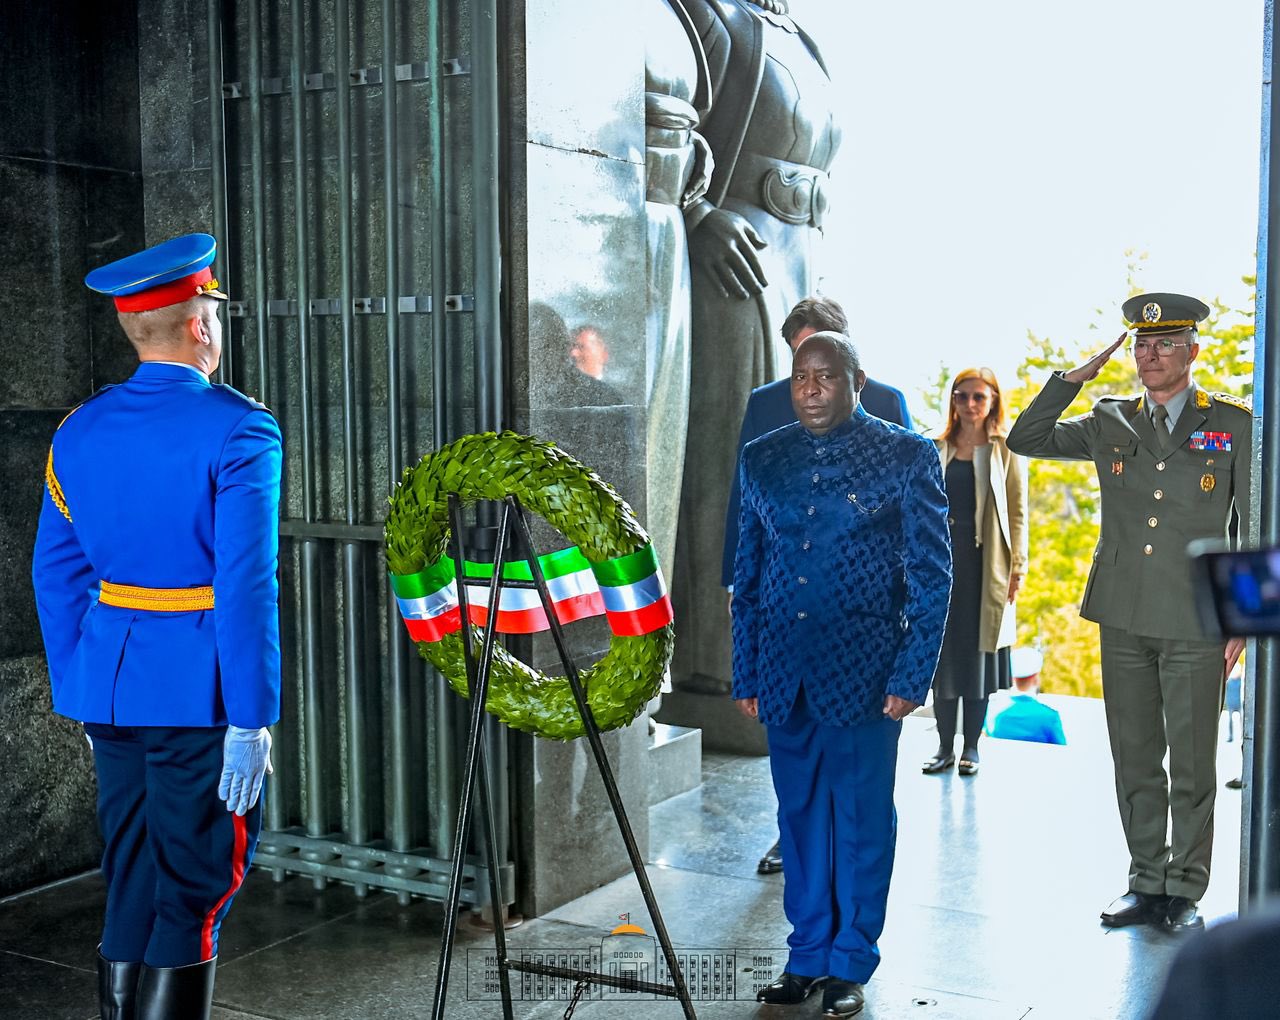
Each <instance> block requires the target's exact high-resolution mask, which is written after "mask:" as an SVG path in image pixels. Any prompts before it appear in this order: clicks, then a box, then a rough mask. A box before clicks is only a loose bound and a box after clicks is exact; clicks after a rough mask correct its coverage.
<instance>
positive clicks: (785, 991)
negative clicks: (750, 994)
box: [756, 970, 822, 1006]
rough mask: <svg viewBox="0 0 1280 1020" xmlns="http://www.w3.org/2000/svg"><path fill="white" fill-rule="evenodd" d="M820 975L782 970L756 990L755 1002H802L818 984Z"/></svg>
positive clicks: (783, 1003)
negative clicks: (812, 975)
mask: <svg viewBox="0 0 1280 1020" xmlns="http://www.w3.org/2000/svg"><path fill="white" fill-rule="evenodd" d="M821 983H822V978H820V977H805V976H804V975H803V974H792V973H791V971H789V970H784V971H783V972H782V973H781V974H779V975H778V977H777V980H775V981H774V982H773V983H772V984H769V985H765V986H764V987H763V988H761V989H760V991H758V992H756V1002H767V1003H769V1004H770V1005H773V1006H794V1005H795V1004H796V1003H798V1002H804V1000H805V999H807V998H808V997H809V995H810V993H812V992H813V990H814V989H815V988H817V987H818V985H819V984H821Z"/></svg>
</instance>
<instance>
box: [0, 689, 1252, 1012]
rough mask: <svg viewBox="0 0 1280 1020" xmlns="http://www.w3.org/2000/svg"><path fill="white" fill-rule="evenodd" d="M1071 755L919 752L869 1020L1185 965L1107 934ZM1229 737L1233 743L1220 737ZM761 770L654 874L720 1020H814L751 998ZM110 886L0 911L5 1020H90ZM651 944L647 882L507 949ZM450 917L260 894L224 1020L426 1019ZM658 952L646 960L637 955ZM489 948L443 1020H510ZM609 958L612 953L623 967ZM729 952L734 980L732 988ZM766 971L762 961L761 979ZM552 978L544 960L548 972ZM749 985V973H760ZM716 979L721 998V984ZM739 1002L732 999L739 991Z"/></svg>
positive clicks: (601, 1008)
mask: <svg viewBox="0 0 1280 1020" xmlns="http://www.w3.org/2000/svg"><path fill="white" fill-rule="evenodd" d="M1064 701H1065V703H1064V704H1063V708H1064V718H1065V721H1066V728H1067V735H1068V737H1069V739H1070V740H1071V741H1072V743H1071V744H1070V745H1069V746H1067V747H1065V748H1055V747H1045V746H1040V745H1030V744H1018V743H1012V742H1007V741H994V740H988V741H985V742H984V744H983V759H982V762H983V763H982V770H981V773H980V774H979V775H978V776H976V777H972V778H962V777H960V776H957V775H954V774H952V775H949V776H944V777H942V778H937V777H930V776H923V775H921V774H920V771H919V762H920V761H921V760H922V759H923V758H925V757H927V756H928V755H929V754H930V753H931V752H932V749H933V746H934V740H935V735H934V733H933V731H932V722H931V720H929V719H927V718H912V719H910V720H908V721H907V724H906V727H905V728H904V732H903V739H902V745H901V754H900V760H899V771H898V797H897V800H898V812H899V836H898V858H897V865H896V869H895V873H894V880H893V889H892V893H891V898H890V904H889V922H888V926H887V928H886V930H885V933H884V937H883V939H882V941H881V950H882V953H883V963H882V965H881V967H880V970H879V971H878V972H877V974H876V976H875V978H874V979H873V980H872V982H871V983H870V984H869V985H868V987H867V993H868V1005H867V1009H866V1011H865V1013H864V1016H866V1017H868V1018H874V1020H897V1018H920V1020H944V1018H945V1020H1006V1018H1007V1020H1018V1018H1022V1020H1065V1018H1073V1020H1076V1018H1096V1020H1130V1018H1134V1020H1138V1018H1141V1017H1143V1016H1144V1015H1145V1011H1146V1009H1147V1008H1148V1006H1149V1004H1150V1003H1151V1002H1152V1000H1153V997H1154V995H1155V994H1156V993H1157V991H1158V989H1159V987H1160V984H1161V982H1162V980H1163V975H1164V972H1165V969H1166V968H1167V966H1168V964H1169V961H1170V959H1171V957H1172V954H1173V952H1174V950H1175V948H1176V943H1175V942H1173V941H1171V940H1170V939H1169V938H1168V937H1166V936H1164V935H1162V934H1160V933H1158V932H1155V931H1153V930H1150V929H1145V928H1142V929H1136V930H1135V929H1125V930H1120V931H1107V930H1106V929H1104V928H1102V927H1100V926H1099V924H1098V911H1099V910H1100V909H1101V907H1103V906H1104V905H1105V904H1106V903H1107V902H1108V901H1109V900H1110V899H1111V898H1112V897H1113V896H1115V895H1117V894H1118V893H1120V892H1122V891H1123V890H1124V886H1125V867H1126V864H1127V858H1126V855H1125V852H1124V846H1123V842H1122V840H1121V836H1120V830H1119V823H1118V821H1117V819H1116V809H1115V806H1114V799H1113V793H1112V787H1111V777H1110V765H1109V758H1108V755H1107V752H1106V745H1105V733H1104V731H1103V722H1102V717H1101V712H1100V706H1099V705H1097V704H1096V703H1093V702H1078V701H1076V700H1075V699H1064ZM1224 729H1225V727H1224ZM1219 762H1220V766H1219V769H1220V773H1221V774H1220V778H1221V779H1225V778H1229V776H1233V775H1236V774H1238V767H1239V745H1238V744H1230V745H1225V744H1224V745H1223V746H1222V748H1221V753H1220V756H1219ZM1239 806H1240V800H1239V794H1238V793H1235V792H1233V791H1229V790H1221V791H1220V796H1219V812H1218V825H1217V832H1216V834H1215V847H1216V853H1215V868H1214V877H1213V883H1212V885H1211V887H1210V890H1209V893H1208V895H1207V896H1206V897H1205V900H1204V902H1203V904H1202V905H1203V906H1204V907H1205V908H1206V911H1207V914H1208V916H1210V917H1211V918H1220V917H1223V916H1225V915H1229V914H1231V913H1232V912H1233V911H1234V909H1235V903H1236V884H1237V872H1238V862H1237V856H1238V846H1239V817H1238V816H1239ZM773 809H774V805H773V795H772V789H771V786H770V782H769V774H768V762H767V760H764V759H752V758H736V757H729V756H717V755H706V756H704V762H703V783H702V785H701V787H699V788H698V789H695V790H693V791H691V792H689V793H685V794H682V795H680V796H678V797H673V798H671V799H670V800H668V801H665V802H663V803H662V804H659V805H657V806H655V807H654V808H653V809H652V813H651V823H652V841H651V852H650V856H649V860H650V867H649V875H650V878H651V880H652V883H653V886H654V889H655V892H656V895H657V897H658V902H659V904H660V906H661V909H662V911H663V915H664V918H665V920H666V924H667V927H668V929H669V931H670V933H671V937H672V939H673V940H674V942H675V943H676V945H677V947H679V948H682V949H686V950H691V951H696V957H697V959H698V960H699V961H700V963H699V967H700V968H701V967H703V966H705V967H706V968H707V969H706V970H705V971H704V970H701V969H700V970H699V972H698V974H696V975H695V977H696V978H697V979H698V980H699V981H705V982H706V984H704V985H701V986H700V987H701V988H702V991H701V992H700V994H699V998H700V999H704V1000H708V1001H700V1002H698V1004H697V1007H696V1008H697V1015H698V1016H699V1017H701V1018H704V1020H738V1018H758V1020H782V1018H786V1017H807V1016H814V1017H816V1016H818V1014H819V1013H820V1009H819V1006H818V1002H817V1000H816V998H815V999H811V1000H810V1001H809V1002H808V1003H806V1004H804V1005H802V1006H799V1007H792V1008H778V1007H764V1006H757V1005H756V1004H755V1003H754V1001H752V999H753V995H752V988H753V987H754V986H752V985H751V981H752V980H753V979H754V980H756V981H759V980H760V979H761V978H762V976H764V977H767V976H768V973H767V972H768V971H769V969H770V968H771V967H773V966H778V965H780V964H781V962H782V960H783V959H784V956H783V950H782V949H781V947H783V946H784V945H785V939H786V934H787V927H786V925H785V923H784V922H783V920H782V914H781V889H782V879H781V877H780V876H768V877H761V876H757V875H756V873H755V863H756V860H757V858H758V857H759V856H760V853H761V852H762V851H763V850H764V849H765V848H766V847H767V846H768V844H769V843H770V842H771V841H772V839H773V836H774V829H773V824H774V823H773V818H772V814H773ZM102 899H103V894H102V888H101V881H100V879H99V877H98V876H97V875H88V876H84V877H82V878H79V879H75V880H72V881H69V882H65V883H62V884H60V885H56V886H53V887H49V888H46V889H43V890H40V891H38V892H36V893H34V894H30V895H27V896H23V897H19V898H14V899H11V900H9V901H7V902H4V903H3V904H0V1015H3V1016H4V1017H6V1018H9V1020H19V1018H33V1020H34V1018H39V1020H52V1018H57V1020H61V1018H67V1020H87V1018H90V1017H92V1016H94V1015H95V1012H94V979H93V975H92V969H91V968H92V951H93V950H92V947H93V945H94V944H95V935H96V929H97V925H98V919H99V915H100V911H101V907H102ZM624 914H630V915H631V921H632V922H633V923H634V924H637V925H640V926H641V927H643V928H644V929H645V930H646V931H650V932H651V931H652V930H653V928H652V925H651V923H650V921H649V919H648V917H647V915H646V912H645V909H644V904H643V901H642V899H641V897H640V894H639V891H638V888H637V886H636V883H635V879H634V877H627V878H622V879H619V880H617V881H616V882H613V883H611V884H609V885H607V886H605V887H604V888H602V889H599V890H597V891H595V892H593V893H590V894H588V895H587V896H584V897H582V898H580V899H578V900H575V901H574V902H572V903H569V904H567V905H565V906H564V907H562V908H560V909H559V910H556V911H554V912H552V913H551V914H550V915H548V916H546V917H542V918H538V919H535V920H531V921H528V922H526V923H525V924H523V925H522V926H520V927H518V928H516V929H514V930H513V931H511V932H510V934H509V939H510V943H511V945H512V947H513V952H514V951H521V952H528V953H533V952H540V953H542V954H543V955H544V957H549V956H553V955H554V956H559V955H561V954H567V953H578V954H588V953H590V952H591V951H592V950H594V951H595V952H596V953H597V954H598V953H600V952H601V951H602V947H603V943H602V941H601V940H602V938H603V937H604V936H605V935H606V934H607V933H608V930H609V929H611V928H612V927H613V926H614V925H617V924H618V923H619V920H618V919H619V918H620V916H621V915H624ZM440 926H441V911H440V908H439V906H438V905H435V904H429V903H413V904H411V905H409V906H407V907H401V906H399V905H398V904H397V902H396V900H395V898H394V897H392V896H386V895H379V894H377V893H372V894H370V896H369V897H368V898H367V899H364V900H360V899H357V898H356V897H355V896H354V895H353V894H352V893H351V891H350V890H348V889H345V888H342V887H333V888H330V889H329V890H328V891H326V892H323V893H317V892H316V891H315V890H314V889H313V888H312V885H311V883H310V882H309V881H307V880H302V879H289V880H286V881H285V882H283V883H280V884H276V883H273V882H272V880H271V878H270V876H269V875H267V874H265V873H259V872H254V873H253V874H252V875H251V876H250V878H249V880H248V881H247V883H246V887H245V889H244V891H243V892H242V893H241V895H240V897H239V899H238V901H237V903H236V907H235V909H234V910H233V911H232V914H231V917H230V920H229V921H228V922H227V924H226V925H225V926H224V928H223V934H222V955H221V960H220V964H221V965H220V969H219V976H218V985H217V992H216V1002H217V1008H216V1009H215V1011H214V1015H215V1017H217V1018H219V1020H248V1018H271V1020H330V1018H332V1020H339V1018H342V1020H348V1018H350V1020H356V1018H365V1017H370V1018H383V1017H386V1018H406V1020H407V1018H415V1020H416V1018H419V1017H427V1016H429V1015H430V1009H431V999H432V989H433V986H434V981H435V968H436V958H437V954H438V951H439V938H440ZM629 938H631V939H632V940H633V941H632V942H631V943H629V944H631V945H637V944H638V945H640V947H641V949H644V948H646V947H647V945H648V941H647V940H646V939H643V938H641V937H639V936H630V937H629ZM491 945H492V939H491V936H489V935H485V934H483V933H480V932H477V931H473V930H469V929H467V928H464V929H463V932H462V935H461V937H460V942H459V945H458V949H457V952H456V955H455V961H456V962H455V966H454V969H453V972H452V975H453V976H452V978H451V982H450V994H449V1008H448V1011H447V1015H448V1016H449V1017H450V1018H451V1020H452V1018H457V1020H472V1018H482V1017H483V1018H488V1017H500V1016H501V1009H500V1006H499V1004H498V1002H497V1001H496V997H495V996H494V994H493V992H492V990H491V988H489V987H487V986H486V984H485V973H484V957H485V948H486V947H487V946H491ZM611 948H612V947H611ZM727 950H734V951H736V954H737V956H736V958H735V960H736V972H730V973H729V974H721V972H719V971H717V970H715V966H716V962H717V960H718V959H723V955H719V956H717V952H718V953H719V954H723V953H724V952H725V951H727ZM757 957H758V959H757ZM548 962H550V960H548ZM747 968H750V970H748V969H747ZM718 976H719V977H720V978H721V979H722V981H721V984H720V985H719V986H717V985H716V984H715V981H716V978H717V977H718ZM726 982H727V983H728V984H729V985H731V986H732V987H733V988H734V989H735V991H733V992H732V993H731V992H729V991H726ZM569 991H570V990H569V989H565V988H555V987H550V988H546V987H538V986H536V985H531V986H530V987H528V988H527V989H525V990H523V991H521V990H520V989H518V990H517V1001H516V1004H515V1016H516V1017H518V1018H530V1020H533V1018H537V1020H545V1018H553V1017H554V1018H560V1017H563V1016H564V1015H565V1009H566V1006H567V1005H568V1002H567V1001H566V1000H567V997H568V994H569ZM573 1015H574V1016H575V1017H578V1018H582V1020H612V1018H622V1017H650V1016H652V1017H655V1018H659V1020H661V1018H668V1020H677V1018H679V1017H681V1015H682V1014H681V1011H680V1008H679V1007H678V1005H676V1004H674V1003H672V1002H669V1001H661V1000H660V1001H653V1000H651V999H648V1000H644V1001H636V1000H635V998H634V997H631V998H630V999H629V1000H619V999H611V998H609V997H608V996H602V995H601V994H600V993H598V992H597V993H594V997H592V998H589V999H588V1000H586V1001H583V1002H582V1003H580V1004H579V1005H578V1007H577V1009H576V1012H574V1014H573Z"/></svg>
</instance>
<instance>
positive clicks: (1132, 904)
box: [1102, 890, 1168, 928]
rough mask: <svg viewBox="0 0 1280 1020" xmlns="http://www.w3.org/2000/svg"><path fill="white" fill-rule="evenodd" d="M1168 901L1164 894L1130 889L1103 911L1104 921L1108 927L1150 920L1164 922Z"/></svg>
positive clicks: (1126, 925) (1124, 926)
mask: <svg viewBox="0 0 1280 1020" xmlns="http://www.w3.org/2000/svg"><path fill="white" fill-rule="evenodd" d="M1167 902H1168V901H1167V900H1166V898H1165V897H1164V896H1160V895H1158V894H1156V893H1141V892H1133V891H1132V890H1130V891H1129V892H1127V893H1125V894H1124V895H1123V896H1121V897H1119V898H1117V899H1115V900H1112V901H1111V905H1110V906H1108V907H1107V909H1106V910H1104V911H1103V912H1102V923H1103V924H1105V925H1106V926H1107V927H1108V928H1126V927H1128V926H1129V925H1131V924H1146V923H1147V922H1148V921H1154V922H1156V923H1157V924H1163V922H1164V920H1165V916H1166V909H1165V907H1166V903H1167Z"/></svg>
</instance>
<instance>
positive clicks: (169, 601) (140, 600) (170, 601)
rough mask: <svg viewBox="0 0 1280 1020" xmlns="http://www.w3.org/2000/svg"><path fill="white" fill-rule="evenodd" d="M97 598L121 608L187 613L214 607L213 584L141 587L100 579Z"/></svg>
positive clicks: (105, 603)
mask: <svg viewBox="0 0 1280 1020" xmlns="http://www.w3.org/2000/svg"><path fill="white" fill-rule="evenodd" d="M98 601H99V602H101V603H103V604H104V605H108V606H119V607H120V608H121V609H150V610H152V611H153V612H158V613H190V612H193V611H195V610H197V609H212V608H213V586H212V585H205V586H204V587H203V588H141V587H139V586H138V585H136V584H112V583H111V582H110V581H103V582H102V591H101V593H100V594H99V595H98Z"/></svg>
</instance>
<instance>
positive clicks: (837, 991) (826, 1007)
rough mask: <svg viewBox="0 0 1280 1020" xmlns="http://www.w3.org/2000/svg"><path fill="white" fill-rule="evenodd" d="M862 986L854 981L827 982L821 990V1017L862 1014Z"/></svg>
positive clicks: (833, 980)
mask: <svg viewBox="0 0 1280 1020" xmlns="http://www.w3.org/2000/svg"><path fill="white" fill-rule="evenodd" d="M862 1003H863V997H862V985H860V984H858V983H857V982H856V981H837V980H835V979H834V978H833V979H832V980H830V981H828V982H827V987H826V988H824V989H823V990H822V1015H823V1016H824V1017H848V1016H857V1015H858V1014H859V1013H861V1012H862Z"/></svg>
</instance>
